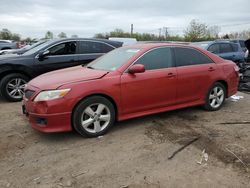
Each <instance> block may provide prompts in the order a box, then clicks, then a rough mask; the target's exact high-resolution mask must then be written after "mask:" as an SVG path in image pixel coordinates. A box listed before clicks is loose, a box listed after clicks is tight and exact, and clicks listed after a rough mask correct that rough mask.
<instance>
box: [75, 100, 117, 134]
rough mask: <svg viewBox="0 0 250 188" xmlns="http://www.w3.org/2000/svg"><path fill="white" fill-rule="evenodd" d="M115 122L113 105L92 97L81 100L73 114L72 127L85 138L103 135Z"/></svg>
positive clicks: (107, 101)
mask: <svg viewBox="0 0 250 188" xmlns="http://www.w3.org/2000/svg"><path fill="white" fill-rule="evenodd" d="M114 121H115V109H114V106H113V104H112V103H111V102H110V101H109V100H108V99H106V98H104V97H101V96H93V97H89V98H87V99H85V100H83V101H82V102H81V103H80V104H79V105H78V106H77V107H76V109H75V111H74V113H73V119H72V122H73V127H74V128H75V130H76V131H77V132H78V133H79V134H81V135H83V136H87V137H96V136H100V135H103V134H105V133H106V132H107V131H108V130H109V129H110V127H112V126H113V124H114Z"/></svg>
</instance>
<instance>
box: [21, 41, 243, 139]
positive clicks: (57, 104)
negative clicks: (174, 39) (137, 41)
mask: <svg viewBox="0 0 250 188" xmlns="http://www.w3.org/2000/svg"><path fill="white" fill-rule="evenodd" d="M238 74H239V73H238V67H237V65H236V64H235V63H233V62H232V61H228V60H224V59H222V58H220V57H218V56H216V55H214V54H212V53H210V52H208V51H206V50H204V49H200V48H197V47H192V46H187V45H177V44H163V43H162V44H160V43H159V44H141V45H133V46H125V47H121V48H118V49H116V50H113V51H112V52H110V53H108V54H106V55H105V56H103V57H101V58H98V59H97V60H95V61H93V62H92V63H90V64H88V65H87V66H86V67H82V66H77V67H73V68H67V69H63V70H59V71H54V72H50V73H46V74H43V75H40V76H39V77H37V78H35V79H33V80H31V81H30V82H29V83H28V84H27V86H26V88H25V96H24V100H23V112H24V113H25V114H26V115H27V116H28V117H29V118H28V119H29V122H30V124H31V126H32V127H33V128H34V129H36V130H39V131H41V132H47V133H48V132H64V131H71V130H73V129H75V130H76V131H77V132H78V133H80V134H81V135H84V136H89V137H93V136H100V135H102V134H104V133H106V132H107V131H108V129H110V128H111V127H112V125H113V124H114V122H115V120H118V121H121V120H126V119H130V118H134V117H139V116H144V115H149V114H154V113H159V112H165V111H169V110H174V109H179V108H185V107H189V106H197V105H202V106H204V107H205V109H207V110H211V111H214V110H219V109H220V108H221V107H222V105H223V103H224V100H225V98H227V97H230V96H231V95H233V94H235V93H236V92H237V87H238V82H239V75H238Z"/></svg>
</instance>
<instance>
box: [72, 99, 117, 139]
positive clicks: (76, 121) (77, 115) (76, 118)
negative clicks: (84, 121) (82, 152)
mask: <svg viewBox="0 0 250 188" xmlns="http://www.w3.org/2000/svg"><path fill="white" fill-rule="evenodd" d="M94 103H102V104H105V105H106V106H107V107H108V108H109V110H110V113H111V120H110V122H109V124H108V126H107V127H106V128H105V129H104V130H102V131H100V132H98V133H90V132H88V131H86V130H85V129H84V128H83V127H82V126H81V116H82V113H83V111H84V110H85V109H86V107H88V106H89V105H91V104H94ZM115 117H116V113H115V108H114V105H113V104H112V103H111V102H110V101H109V100H108V99H106V98H105V97H102V96H93V97H89V98H86V99H85V100H83V101H82V102H80V103H79V104H78V105H77V107H76V108H75V110H74V112H73V115H72V124H73V128H74V129H75V130H76V131H77V132H78V133H79V134H80V135H82V136H85V137H97V136H101V135H103V134H105V133H106V132H107V131H108V130H109V129H110V128H111V127H112V126H113V124H114V122H115Z"/></svg>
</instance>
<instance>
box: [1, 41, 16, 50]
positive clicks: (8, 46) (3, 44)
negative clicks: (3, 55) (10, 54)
mask: <svg viewBox="0 0 250 188" xmlns="http://www.w3.org/2000/svg"><path fill="white" fill-rule="evenodd" d="M16 48H19V43H18V42H13V41H11V40H0V50H7V49H16Z"/></svg>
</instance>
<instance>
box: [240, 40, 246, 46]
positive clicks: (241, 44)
mask: <svg viewBox="0 0 250 188" xmlns="http://www.w3.org/2000/svg"><path fill="white" fill-rule="evenodd" d="M240 46H241V47H242V48H245V47H246V45H245V42H244V41H242V40H240Z"/></svg>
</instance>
